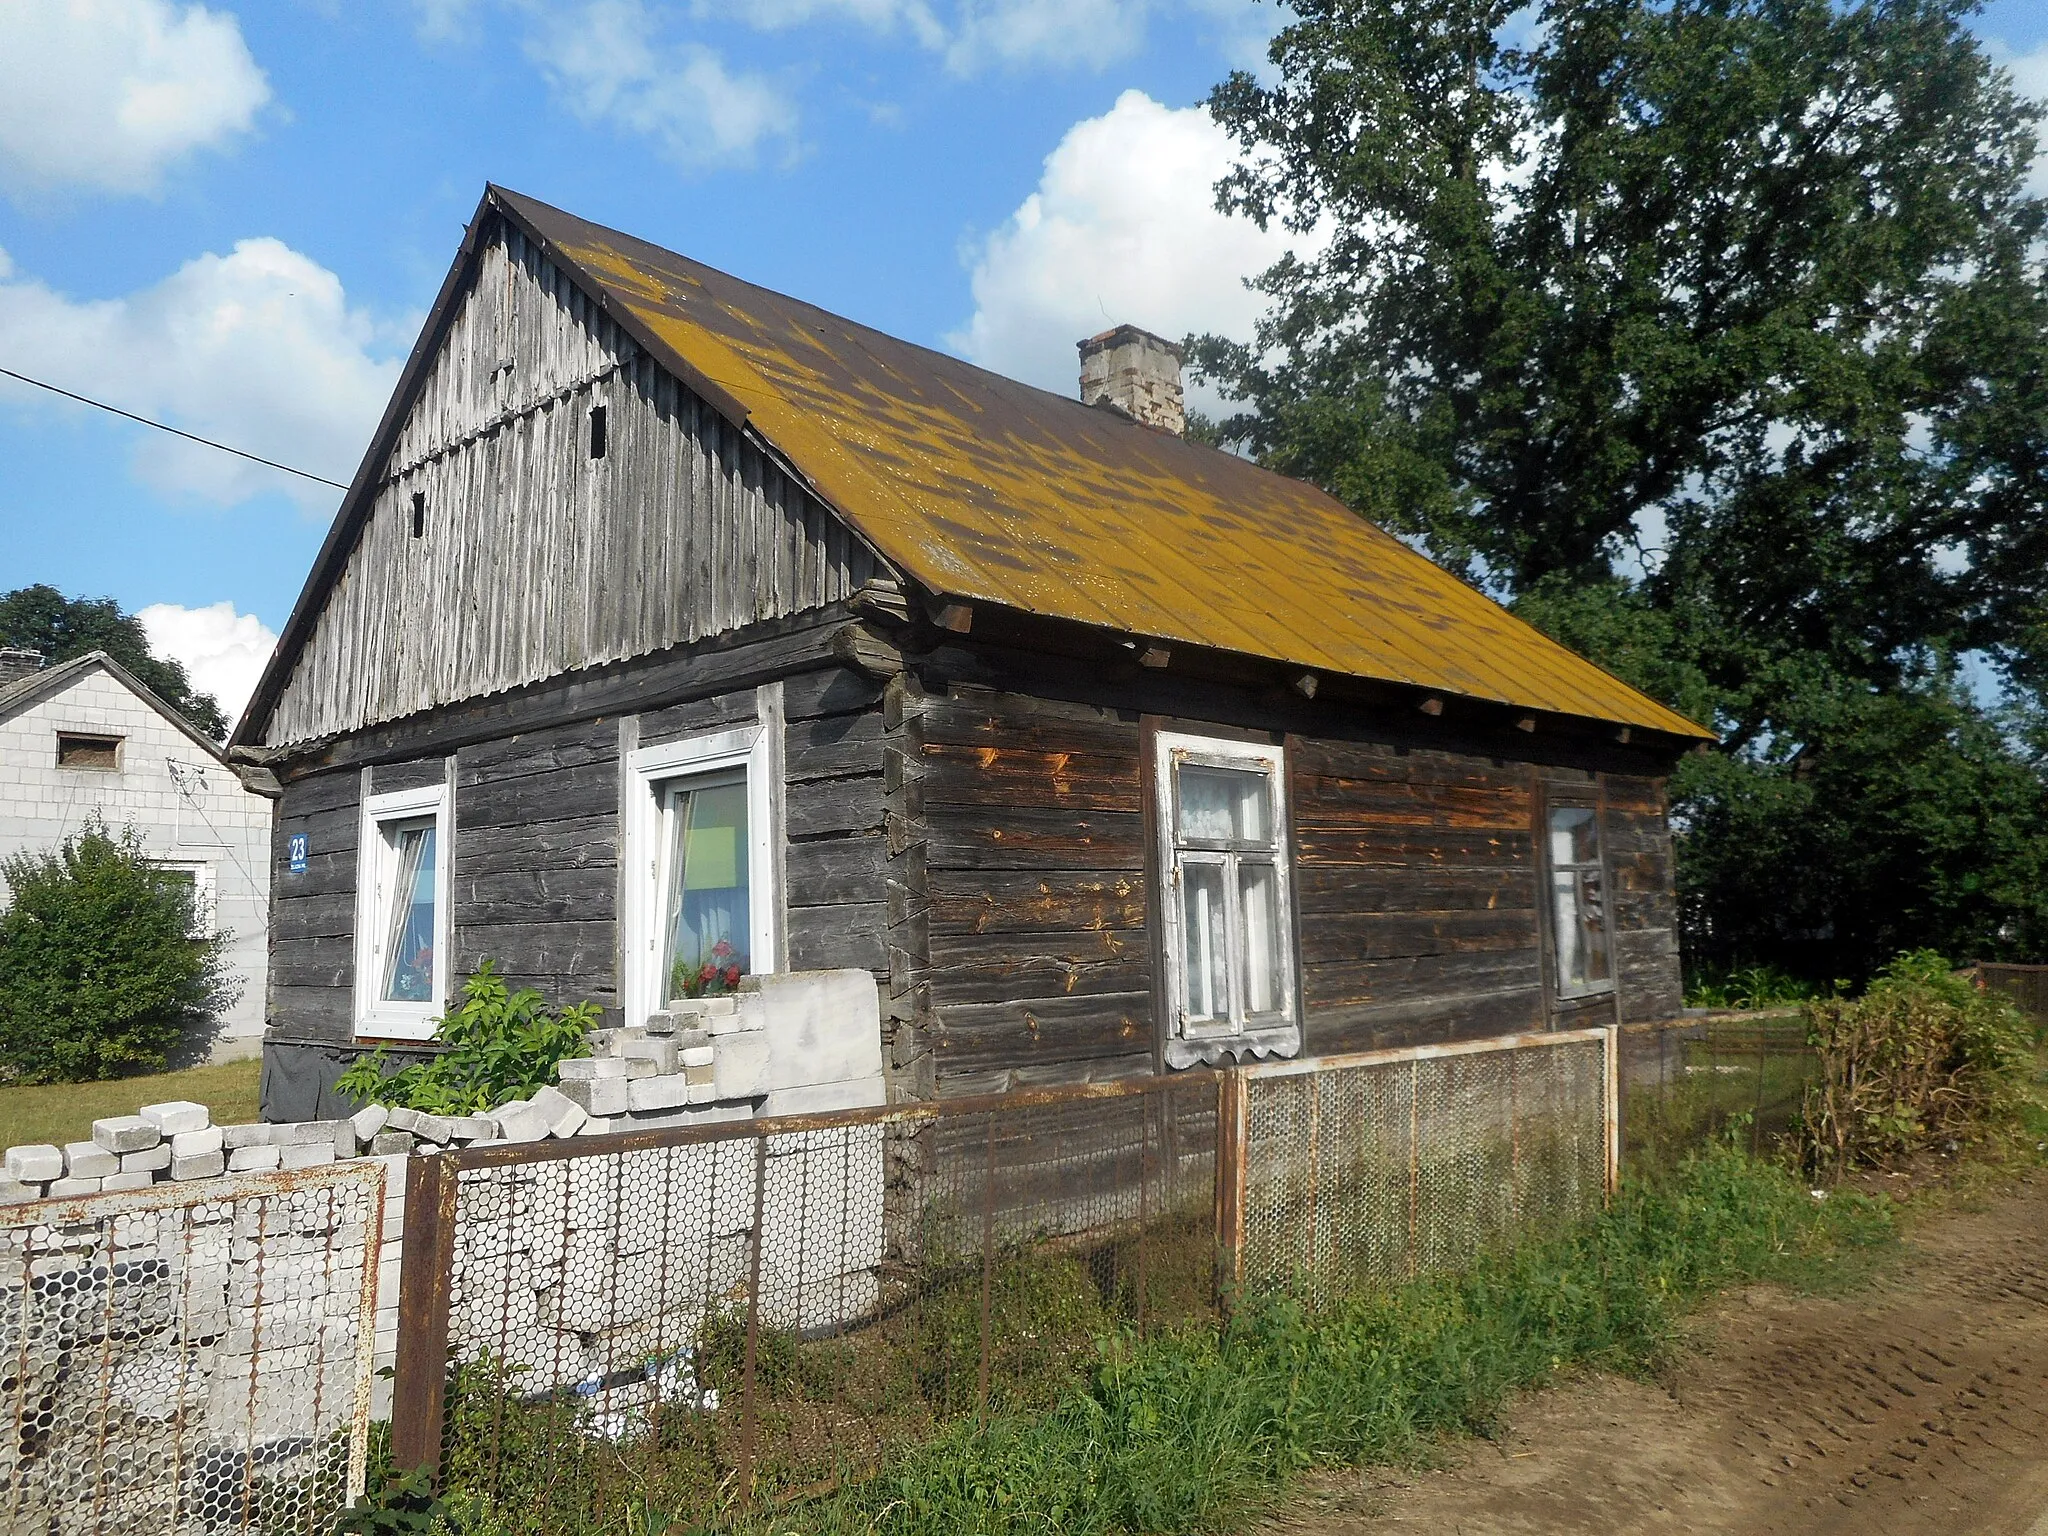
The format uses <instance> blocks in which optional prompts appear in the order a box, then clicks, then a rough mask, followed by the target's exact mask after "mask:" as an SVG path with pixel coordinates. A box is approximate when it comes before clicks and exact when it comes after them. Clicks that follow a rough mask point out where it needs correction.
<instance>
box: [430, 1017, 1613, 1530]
mask: <svg viewBox="0 0 2048 1536" xmlns="http://www.w3.org/2000/svg"><path fill="white" fill-rule="evenodd" d="M1619 1034H1620V1031H1619V1027H1618V1026H1614V1025H1607V1026H1600V1027H1594V1028H1589V1029H1576V1030H1558V1031H1537V1032H1528V1033H1521V1034H1514V1035H1505V1036H1494V1037H1489V1038H1484V1039H1475V1040H1464V1041H1455V1042H1446V1043H1442V1044H1433V1045H1423V1046H1410V1047H1404V1048H1395V1049H1389V1050H1378V1051H1364V1052H1356V1053H1347V1054H1344V1055H1337V1056H1323V1057H1309V1058H1300V1059H1294V1060H1286V1061H1270V1062H1263V1063H1257V1064H1250V1065H1245V1066H1234V1067H1226V1068H1222V1069H1196V1070H1193V1071H1189V1072H1179V1073H1172V1074H1162V1075H1155V1076H1146V1077H1141V1078H1127V1079H1120V1080H1114V1081H1109V1082H1102V1083H1084V1084H1071V1085H1065V1086H1059V1087H1047V1088H1039V1089H1026V1090H1022V1091H1018V1092H1013V1093H1007V1094H982V1095H975V1096H971V1097H962V1098H956V1099H942V1100H927V1101H920V1102H914V1103H900V1104H891V1105H880V1106H875V1107H872V1108H862V1109H846V1110H834V1111H826V1112H821V1113H812V1114H797V1115H782V1116H774V1117H765V1118H760V1119H753V1120H727V1121H716V1122H708V1123H702V1124H697V1125H687V1126H674V1127H665V1128H658V1129H657V1128H650V1129H645V1130H635V1131H627V1132H621V1133H615V1134H609V1135H604V1136H595V1137H587V1138H582V1137H579V1138H571V1139H568V1140H549V1141H539V1142H526V1143H503V1142H499V1143H479V1144H474V1145H471V1146H468V1147H464V1148H456V1149H450V1150H447V1151H443V1152H441V1153H438V1154H433V1155H426V1156H416V1157H414V1158H413V1159H412V1160H411V1162H410V1163H409V1164H408V1167H407V1186H406V1197H405V1209H406V1233H405V1252H404V1262H403V1265H402V1268H401V1274H400V1282H399V1299H398V1340H397V1352H396V1369H395V1380H394V1382H393V1393H392V1426H391V1461H392V1466H393V1467H394V1468H421V1469H424V1470H426V1471H428V1472H429V1473H430V1474H436V1475H438V1472H439V1469H440V1465H441V1459H442V1457H443V1454H444V1434H445V1432H446V1430H447V1403H448V1396H447V1394H448V1390H449V1360H450V1355H449V1351H450V1346H451V1313H452V1310H453V1302H454V1291H455V1288H456V1285H457V1283H458V1281H457V1276H456V1274H455V1265H456V1256H457V1239H458V1223H459V1222H460V1221H461V1219H462V1217H461V1210H460V1201H459V1187H460V1183H461V1180H462V1176H463V1175H464V1174H465V1173H470V1172H474V1171H478V1170H490V1169H510V1168H516V1167H521V1166H528V1165H534V1164H543V1163H559V1162H565V1161H571V1160H576V1159H586V1158H590V1157H593V1156H604V1155H611V1156H619V1155H624V1154H628V1153H634V1152H643V1151H656V1150H667V1149H672V1148H678V1147H690V1146H705V1145H709V1144H714V1143H722V1144H726V1145H732V1144H734V1143H744V1142H745V1141H747V1140H749V1139H751V1140H752V1141H753V1142H754V1156H753V1158H752V1159H751V1165H752V1168H753V1178H754V1187H753V1190H752V1202H751V1203H752V1206H753V1210H754V1217H753V1224H754V1230H755V1231H756V1232H758V1231H759V1230H760V1224H761V1219H762V1216H761V1202H762V1199H763V1191H764V1187H765V1174H764V1168H765V1164H766V1162H767V1158H768V1155H769V1146H770V1143H771V1141H773V1140H775V1139H776V1138H780V1137H791V1136H800V1135H802V1134H803V1133H807V1132H820V1131H840V1130H846V1129H849V1128H854V1127H916V1126H920V1125H929V1124H932V1123H935V1122H939V1121H944V1120H955V1121H966V1120H971V1119H972V1118H973V1117H975V1116H982V1117H987V1118H989V1120H990V1129H989V1133H988V1137H987V1143H986V1145H987V1150H986V1152H985V1153H983V1154H980V1155H981V1156H982V1157H985V1159H986V1161H987V1165H988V1166H987V1168H986V1169H985V1170H982V1173H981V1174H980V1175H978V1177H981V1178H984V1179H985V1180H986V1185H987V1189H986V1192H985V1194H984V1201H985V1209H984V1210H983V1211H982V1214H981V1218H980V1220H981V1224H982V1226H983V1228H984V1231H983V1242H982V1248H983V1270H982V1275H981V1284H980V1314H981V1315H980V1328H981V1333H982V1343H981V1358H980V1362H979V1374H980V1381H979V1382H978V1384H977V1390H976V1394H975V1396H976V1399H977V1400H978V1402H979V1403H980V1404H981V1409H979V1410H977V1411H985V1410H986V1407H987V1404H988V1402H989V1400H990V1382H989V1380H988V1373H989V1369H990V1366H989V1327H990V1294H989V1287H990V1264H991V1255H992V1253H993V1251H994V1248H993V1241H992V1236H991V1233H992V1229H993V1225H994V1219H995V1204H994V1196H993V1189H994V1183H995V1172H996V1151H995V1149H996V1134H995V1117H998V1116H1004V1115H1009V1114H1014V1113H1017V1112H1020V1111H1027V1110H1032V1109H1037V1108H1053V1107H1070V1106H1074V1105H1081V1104H1086V1103H1089V1102H1103V1103H1107V1102H1112V1101H1128V1100H1131V1099H1135V1098H1144V1097H1161V1098H1164V1099H1167V1100H1168V1102H1169V1103H1170V1102H1172V1101H1173V1100H1180V1099H1189V1098H1191V1099H1193V1101H1194V1102H1195V1103H1196V1104H1200V1103H1201V1101H1202V1099H1203V1098H1204V1097H1205V1096H1206V1095H1207V1094H1208V1093H1213V1094H1214V1096H1215V1097H1214V1100H1213V1103H1214V1114H1215V1121H1214V1127H1215V1130H1214V1136H1215V1146H1214V1158H1213V1179H1214V1189H1213V1200H1212V1209H1211V1211H1210V1212H1209V1213H1208V1215H1207V1219H1208V1220H1209V1221H1210V1222H1212V1223H1213V1224H1212V1225H1211V1226H1210V1240H1211V1242H1212V1244H1213V1260H1212V1261H1213V1279H1212V1281H1211V1282H1210V1285H1211V1304H1212V1305H1213V1306H1214V1307H1215V1308H1216V1309H1217V1312H1218V1315H1221V1314H1222V1313H1224V1312H1226V1311H1227V1310H1228V1308H1229V1307H1230V1306H1231V1305H1232V1304H1233V1303H1234V1300H1235V1298H1236V1296H1237V1295H1238V1293H1239V1291H1240V1290H1241V1287H1242V1281H1243V1276H1244V1267H1245V1248H1244V1243H1245V1236H1244V1234H1245V1216H1246V1202H1247V1200H1248V1198H1250V1189H1251V1184H1252V1180H1251V1179H1250V1177H1249V1174H1250V1169H1249V1163H1250V1160H1251V1157H1252V1149H1251V1147H1250V1145H1249V1139H1248V1135H1247V1131H1248V1125H1249V1114H1248V1107H1247V1106H1248V1095H1249V1094H1250V1092H1251V1088H1252V1084H1253V1082H1254V1081H1255V1080H1263V1079H1271V1078H1276V1077H1290V1076H1298V1075H1304V1074H1315V1073H1330V1072H1338V1071H1344V1070H1347V1069H1357V1068H1361V1067H1378V1066H1387V1065H1399V1064H1403V1063H1410V1064H1414V1065H1415V1067H1416V1069H1417V1070H1418V1071H1419V1070H1421V1069H1422V1066H1423V1064H1424V1063H1427V1062H1429V1061H1433V1060H1438V1059H1443V1058H1458V1057H1473V1056H1484V1055H1497V1054H1500V1053H1512V1052H1523V1051H1532V1050H1549V1049H1552V1048H1559V1047H1575V1046H1576V1047H1584V1046H1587V1045H1598V1046H1599V1047H1600V1050H1601V1072H1600V1104H1601V1110H1600V1113H1601V1127H1600V1131H1601V1136H1602V1144H1603V1145H1602V1150H1603V1157H1602V1164H1603V1169H1602V1171H1603V1174H1604V1178H1603V1183H1602V1189H1603V1193H1604V1195H1606V1196H1611V1195H1612V1194H1613V1192H1614V1190H1615V1189H1616V1187H1617V1185H1618V1182H1619V1177H1620V1167H1621V1126H1620V1114H1621V1097H1620V1083H1619V1064H1620V1062H1619V1057H1620V1051H1619ZM1145 1124H1146V1125H1147V1126H1149V1125H1150V1119H1149V1116H1148V1118H1147V1119H1146V1121H1145ZM1146 1134H1149V1132H1147V1133H1146ZM1147 1155H1148V1154H1147V1153H1145V1152H1144V1151H1143V1150H1142V1149H1141V1162H1142V1161H1143V1159H1144V1157H1145V1156H1147ZM969 1176H970V1177H977V1175H969ZM1145 1190H1146V1185H1145V1181H1144V1178H1143V1176H1142V1175H1141V1177H1140V1180H1139V1192H1138V1201H1139V1211H1140V1220H1139V1226H1140V1236H1139V1242H1140V1244H1141V1249H1140V1252H1139V1256H1138V1262H1137V1273H1136V1276H1135V1286H1136V1295H1137V1306H1138V1309H1139V1326H1140V1327H1141V1328H1142V1326H1143V1313H1144V1309H1145V1275H1144V1269H1145V1260H1144V1257H1143V1253H1142V1243H1143V1241H1144V1238H1143V1235H1142V1229H1143V1225H1144V1210H1145V1207H1144V1201H1145V1198H1146V1194H1145ZM760 1250H761V1244H760V1242H759V1241H758V1240H757V1241H756V1242H755V1243H754V1245H753V1251H752V1255H751V1257H750V1259H749V1261H748V1262H749V1273H748V1277H747V1293H748V1299H747V1302H746V1318H745V1341H744V1346H743V1349H744V1353H743V1357H742V1362H741V1367H740V1380H739V1386H740V1400H739V1402H738V1404H737V1407H738V1409H739V1413H738V1425H739V1440H740V1451H739V1458H738V1467H737V1476H736V1478H735V1482H736V1485H737V1494H738V1502H739V1504H740V1506H741V1507H745V1506H746V1504H747V1502H748V1500H749V1498H750V1497H751V1494H752V1488H751V1474H752V1470H753V1465H754V1459H755V1458H754V1455H753V1448H754V1440H755V1435H754V1433H753V1430H754V1426H755V1422H756V1415H757V1403H756V1397H757V1391H756V1381H755V1377H756V1373H755V1371H754V1369H753V1364H754V1360H755V1354H756V1349H757V1346H758V1345H759V1342H760V1337H761V1333H762V1327H763V1325H762V1322H761V1319H760V1315H759V1314H760V1305H761V1296H760V1292H761V1284H760V1274H759V1266H760V1262H761V1251H760ZM1212 1261H1209V1260H1205V1261H1204V1262H1205V1263H1209V1262H1212Z"/></svg>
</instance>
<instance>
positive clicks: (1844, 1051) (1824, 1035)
mask: <svg viewBox="0 0 2048 1536" xmlns="http://www.w3.org/2000/svg"><path fill="white" fill-rule="evenodd" d="M1806 1017H1807V1023H1808V1027H1809V1029H1810V1031H1811V1040H1812V1043H1813V1045H1814V1046H1815V1048H1816V1049H1817V1050H1818V1051H1819V1052H1820V1058H1821V1080H1820V1081H1819V1083H1817V1084H1815V1085H1814V1086H1813V1087H1811V1088H1809V1089H1808V1090H1807V1093H1806V1104H1805V1109H1804V1118H1805V1128H1806V1137H1807V1156H1808V1158H1809V1160H1810V1161H1811V1162H1812V1163H1813V1164H1814V1165H1815V1166H1818V1167H1825V1168H1832V1169H1834V1170H1836V1171H1837V1172H1839V1171H1841V1170H1843V1169H1846V1168H1848V1167H1851V1166H1853V1165H1855V1164H1859V1163H1874V1164H1880V1165H1881V1164H1884V1163H1887V1162H1889V1161H1891V1160H1892V1159H1895V1158H1898V1157H1902V1156H1905V1155H1908V1154H1910V1153H1913V1152H1916V1151H1918V1150H1920V1149H1921V1148H1923V1147H1927V1146H1931V1145H1934V1144H1936V1143H1938V1142H1943V1141H1948V1140H1954V1139H1961V1138H1966V1137H1968V1136H1970V1135H1972V1134H1974V1133H1975V1132H1977V1131H1978V1130H1980V1129H1982V1128H1983V1127H1984V1126H1986V1125H1987V1124H1990V1123H1993V1122H1996V1121H1999V1120H2001V1119H2003V1118H2005V1117H2006V1116H2009V1115H2011V1114H2012V1113H2014V1112H2015V1111H2016V1110H2017V1108H2018V1106H2019V1104H2020V1101H2021V1099H2022V1098H2023V1096H2024V1093H2023V1089H2024V1084H2025V1082H2026V1076H2027V1071H2028V1068H2029V1066H2030V1064H2031V1062H2030V1055H2031V1046H2032V1042H2033V1030H2032V1028H2031V1027H2030V1026H2029V1025H2028V1023H2027V1021H2026V1019H2025V1017H2024V1016H2023V1015H2022V1014H2021V1013H2020V1011H2019V1009H2018V1008H2016V1007H2014V1006H2013V1004H2012V1002H2011V1000H2010V999H2008V998H2006V997H2003V996H2001V995H2000V994H1998V993H1995V992H1986V991H1980V990H1979V989H1978V988H1977V987H1976V986H1975V985H1973V984H1972V982H1971V981H1969V980H1968V979H1967V978H1965V977H1962V976H1958V975H1956V974H1955V973H1954V972H1953V971H1952V970H1951V969H1950V968H1949V964H1948V962H1947V961H1946V960H1944V959H1943V958H1942V957H1941V956H1940V955H1938V954H1936V953H1934V951H1932V950H1926V949H1923V950H1915V951H1913V952H1911V953H1909V954H1903V955H1900V956H1899V957H1898V958H1897V959H1895V960H1893V961H1892V963H1891V964H1890V965H1888V966H1886V967H1885V968H1884V970H1883V971H1881V972H1880V973H1879V974H1878V977H1877V979H1876V980H1875V981H1873V982H1872V983H1871V984H1870V989H1869V991H1867V992H1866V993H1865V994H1864V995H1863V996H1862V997H1860V998H1858V999H1856V1000H1855V1001H1853V1002H1851V1001H1846V1000H1843V999H1839V998H1838V999H1835V1000H1832V1001H1828V1002H1820V1003H1811V1004H1808V1006H1807V1009H1806Z"/></svg>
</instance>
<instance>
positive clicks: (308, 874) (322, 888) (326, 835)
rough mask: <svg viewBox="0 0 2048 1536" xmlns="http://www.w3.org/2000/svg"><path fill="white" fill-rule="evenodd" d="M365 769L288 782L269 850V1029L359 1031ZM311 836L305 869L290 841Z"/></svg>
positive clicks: (291, 1034) (340, 1036)
mask: <svg viewBox="0 0 2048 1536" xmlns="http://www.w3.org/2000/svg"><path fill="white" fill-rule="evenodd" d="M362 778H363V776H362V774H361V772H360V771H358V770H355V769H343V770H340V771H338V772H333V773H320V774H314V775H311V776H310V777H307V778H302V779H294V780H292V781H290V782H288V783H287V784H286V785H285V786H284V797H283V799H281V800H280V801H279V802H278V807H277V820H276V822H275V824H274V826H275V829H274V831H273V833H272V837H271V853H270V996H269V1000H268V1005H267V1013H266V1017H267V1019H268V1023H269V1033H270V1034H271V1035H273V1036H280V1035H281V1036H285V1037H288V1038H293V1039H307V1040H346V1039H348V1038H349V1037H350V1036H351V1035H352V1034H353V1033H354V1018H353V1008H354V993H353V991H352V988H353V987H354V984H355V953H356V950H355V945H356V843H357V837H358V832H359V829H360V826H361V822H362ZM295 834H303V835H304V836H305V838H306V844H307V850H308V851H307V855H306V869H305V872H304V873H303V874H293V873H292V869H291V857H290V851H289V850H290V846H291V839H292V837H293V836H294V835H295Z"/></svg>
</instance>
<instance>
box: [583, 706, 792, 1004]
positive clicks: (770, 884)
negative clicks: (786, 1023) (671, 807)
mask: <svg viewBox="0 0 2048 1536" xmlns="http://www.w3.org/2000/svg"><path fill="white" fill-rule="evenodd" d="M776 734H777V733H776V732H774V731H771V730H770V729H769V724H768V722H767V721H765V720H764V721H761V722H757V723H755V724H753V725H745V726H736V727H734V728H732V729H729V730H723V731H710V732H706V733H704V734H702V735H698V736H687V737H684V738H682V739H680V740H677V741H665V742H663V743H661V744H660V745H659V746H653V747H641V748H639V749H637V750H635V751H632V752H630V753H629V754H628V755H627V759H626V775H625V806H624V808H623V810H624V814H623V817H622V826H621V829H620V830H621V834H622V836H621V845H622V846H621V854H622V857H621V859H620V868H621V870H622V872H623V879H622V881H621V886H622V890H621V892H620V897H621V899H620V903H619V958H620V970H621V972H622V975H621V978H620V980H621V986H620V991H619V996H620V1001H621V1002H622V1003H623V1004H624V1005H625V1015H626V1020H627V1022H628V1023H632V1024H638V1023H642V1022H644V1021H645V1020H646V1018H647V1016H648V1015H649V1014H652V1013H655V1012H658V1011H659V1010H660V1009H661V1008H662V1007H663V1005H664V1004H666V1002H667V1001H668V999H667V998H666V997H665V996H663V995H662V994H663V991H664V988H663V981H664V979H665V977H664V972H665V970H666V967H665V965H664V963H663V959H664V957H663V956H662V955H661V954H660V953H659V952H658V951H659V947H660V945H661V943H662V939H663V934H662V932H661V927H662V914H663V913H664V911H665V910H666V903H665V902H664V901H663V899H662V896H663V893H662V890H661V881H662V858H663V851H664V850H663V841H662V835H661V834H662V797H663V793H664V791H665V790H666V788H667V787H668V786H669V785H671V784H673V783H674V782H675V781H676V780H678V779H691V778H697V777H700V776H702V775H707V774H714V773H723V772H730V771H734V770H737V771H740V772H743V773H744V774H745V775H746V785H747V883H748V887H749V892H750V899H749V901H748V920H749V923H750V926H751V928H752V932H751V933H750V934H749V935H748V940H749V946H750V947H749V951H748V953H749V956H750V957H751V958H752V960H753V965H754V971H755V972H756V973H757V974H758V973H760V972H763V971H776V970H780V969H782V965H783V956H782V927H783V924H782V878H781V876H782V868H781V866H782V860H781V858H780V857H779V850H780V848H781V844H782V796H781V794H780V793H779V792H778V789H779V786H778V783H777V779H778V777H779V773H778V770H779V768H780V763H779V761H778V760H777V754H776V753H775V751H774V746H775V737H776Z"/></svg>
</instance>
